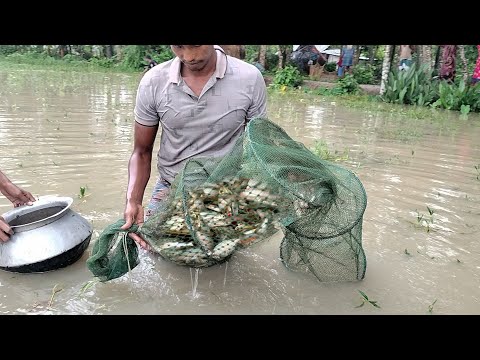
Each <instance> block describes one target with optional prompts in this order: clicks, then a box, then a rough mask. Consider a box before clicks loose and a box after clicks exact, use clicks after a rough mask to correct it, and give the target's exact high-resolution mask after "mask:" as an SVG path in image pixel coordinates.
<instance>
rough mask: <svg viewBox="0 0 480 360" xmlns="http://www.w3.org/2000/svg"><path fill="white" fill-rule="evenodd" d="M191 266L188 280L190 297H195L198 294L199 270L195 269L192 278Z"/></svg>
mask: <svg viewBox="0 0 480 360" xmlns="http://www.w3.org/2000/svg"><path fill="white" fill-rule="evenodd" d="M192 270H193V269H192V268H190V280H191V282H192V298H194V299H195V298H197V297H198V296H199V294H197V286H198V272H199V271H200V269H198V268H197V269H195V279H194V278H193V275H192Z"/></svg>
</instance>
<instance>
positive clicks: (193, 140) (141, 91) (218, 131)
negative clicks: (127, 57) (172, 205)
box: [134, 46, 267, 182]
mask: <svg viewBox="0 0 480 360" xmlns="http://www.w3.org/2000/svg"><path fill="white" fill-rule="evenodd" d="M215 48H216V50H217V65H216V70H215V73H214V74H213V75H212V77H211V78H210V79H209V80H208V82H207V84H206V85H205V87H204V89H203V91H202V93H201V94H200V96H199V97H197V96H196V95H195V94H194V93H193V91H192V90H191V89H190V88H189V87H188V85H187V84H186V83H185V82H184V80H183V79H182V77H181V76H180V64H181V62H180V60H179V59H178V58H174V59H172V60H170V61H167V62H165V63H162V64H160V65H157V66H155V67H154V68H152V69H151V70H150V71H148V72H147V73H146V74H145V75H144V77H143V78H142V80H141V81H140V85H139V87H138V91H137V99H136V104H135V111H134V112H135V121H137V122H138V123H139V124H142V125H145V126H156V125H157V124H159V123H160V125H161V128H162V133H161V138H160V150H159V152H158V171H159V173H160V176H161V177H162V178H163V179H165V180H167V181H169V182H172V181H173V179H174V177H175V175H176V174H177V173H178V172H179V171H180V170H181V168H182V166H183V165H184V163H185V161H186V160H187V159H188V158H190V157H196V156H202V157H203V156H207V157H217V156H223V155H225V154H226V153H227V152H228V151H229V150H230V149H231V148H232V146H233V145H234V144H235V141H236V140H237V139H238V138H239V137H240V136H241V134H242V133H243V131H244V127H245V124H246V122H247V121H249V120H251V119H252V118H255V117H266V111H267V109H266V86H265V81H264V79H263V76H262V74H261V73H260V71H259V70H258V69H257V68H256V67H255V66H253V65H251V64H248V63H246V62H244V61H242V60H239V59H237V58H234V57H231V56H228V55H225V53H224V52H223V50H222V49H221V48H220V47H218V46H215Z"/></svg>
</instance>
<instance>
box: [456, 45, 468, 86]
mask: <svg viewBox="0 0 480 360" xmlns="http://www.w3.org/2000/svg"><path fill="white" fill-rule="evenodd" d="M457 47H458V52H459V54H460V59H461V60H462V63H463V69H462V72H463V81H465V83H466V82H467V79H468V62H467V58H466V57H465V47H464V46H463V45H457Z"/></svg>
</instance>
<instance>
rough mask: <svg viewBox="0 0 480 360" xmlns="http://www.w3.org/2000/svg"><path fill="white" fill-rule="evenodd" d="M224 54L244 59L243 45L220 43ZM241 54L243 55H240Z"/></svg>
mask: <svg viewBox="0 0 480 360" xmlns="http://www.w3.org/2000/svg"><path fill="white" fill-rule="evenodd" d="M220 47H221V48H222V49H223V50H224V51H225V54H227V55H230V56H233V57H236V58H237V59H245V46H244V45H220ZM242 55H243V56H242Z"/></svg>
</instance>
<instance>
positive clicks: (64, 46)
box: [58, 45, 67, 58]
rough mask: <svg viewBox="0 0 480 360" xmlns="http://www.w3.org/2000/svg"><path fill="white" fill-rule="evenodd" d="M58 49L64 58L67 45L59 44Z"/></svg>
mask: <svg viewBox="0 0 480 360" xmlns="http://www.w3.org/2000/svg"><path fill="white" fill-rule="evenodd" d="M58 51H59V55H60V57H61V58H63V57H64V56H65V54H66V53H67V45H59V48H58Z"/></svg>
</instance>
